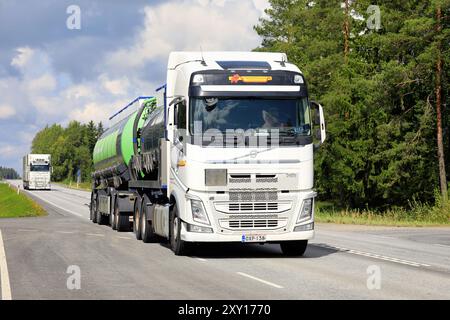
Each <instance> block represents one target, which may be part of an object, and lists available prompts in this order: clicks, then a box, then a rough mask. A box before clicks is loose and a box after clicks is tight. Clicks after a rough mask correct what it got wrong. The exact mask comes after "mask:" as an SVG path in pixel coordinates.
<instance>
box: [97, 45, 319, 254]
mask: <svg viewBox="0 0 450 320" xmlns="http://www.w3.org/2000/svg"><path fill="white" fill-rule="evenodd" d="M155 96H156V98H150V97H145V99H147V100H145V99H144V98H138V99H136V100H135V101H134V102H139V103H130V104H129V105H128V106H127V107H128V108H129V109H130V110H128V111H129V116H128V117H125V118H124V119H123V120H121V121H119V122H118V123H117V124H116V125H114V126H112V127H111V128H110V129H109V130H107V131H106V132H105V134H104V135H103V136H102V137H101V138H100V140H99V142H98V143H97V145H96V148H95V151H94V164H95V168H96V171H95V173H94V174H93V178H94V183H93V191H92V200H91V219H92V220H93V221H94V222H97V223H105V224H106V223H109V224H111V226H112V227H113V228H114V229H118V230H126V229H127V228H128V227H131V221H133V223H132V227H133V229H134V232H135V234H136V237H137V239H142V240H143V241H144V242H149V241H158V239H161V237H162V238H166V239H168V240H169V242H170V244H171V247H172V250H173V251H174V252H175V254H177V255H181V254H185V253H186V250H188V248H190V247H191V246H190V245H191V244H192V243H201V242H241V243H249V242H257V243H279V244H280V245H281V249H282V251H283V253H285V254H286V255H302V254H303V253H304V251H305V249H306V246H307V243H308V240H309V239H312V238H313V236H314V198H315V196H316V192H315V191H314V188H313V187H314V179H313V175H314V174H313V154H314V150H315V148H317V147H318V146H319V145H320V144H321V143H323V141H324V140H325V122H324V117H323V111H322V107H321V106H320V105H319V104H318V103H315V102H312V101H310V100H309V97H308V89H307V85H306V80H305V78H304V76H303V74H302V72H301V71H300V70H299V69H298V68H297V67H296V66H295V65H293V64H291V63H289V62H288V60H287V57H286V55H285V54H283V53H262V52H203V53H202V52H173V53H171V54H170V57H169V61H168V66H167V83H166V85H164V86H162V87H161V88H159V89H157V92H156V93H155ZM133 106H135V107H133ZM133 108H134V109H133ZM123 112H126V111H124V110H121V111H120V112H119V113H123ZM109 145H110V146H111V147H109ZM110 149H114V150H113V152H109V153H108V152H106V151H107V150H110ZM105 150H106V151H105ZM127 150H128V151H127ZM102 155H103V156H102Z"/></svg>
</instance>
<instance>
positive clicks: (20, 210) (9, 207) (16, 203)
mask: <svg viewBox="0 0 450 320" xmlns="http://www.w3.org/2000/svg"><path fill="white" fill-rule="evenodd" d="M16 190H17V189H12V188H11V187H9V186H8V185H7V184H6V183H0V218H18V217H36V216H45V215H46V214H47V213H46V212H45V210H44V209H43V208H42V207H41V206H40V205H38V204H37V203H36V202H34V201H33V200H32V199H30V198H28V197H27V196H26V195H25V194H23V193H20V194H17V191H16Z"/></svg>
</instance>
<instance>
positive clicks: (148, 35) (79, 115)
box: [0, 0, 268, 172]
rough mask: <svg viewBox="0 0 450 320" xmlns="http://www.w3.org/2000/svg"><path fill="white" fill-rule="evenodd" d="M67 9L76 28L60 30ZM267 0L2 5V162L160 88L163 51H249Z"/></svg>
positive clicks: (47, 0) (25, 0) (27, 0)
mask: <svg viewBox="0 0 450 320" xmlns="http://www.w3.org/2000/svg"><path fill="white" fill-rule="evenodd" d="M70 5H77V6H78V7H79V8H80V11H81V12H80V17H81V29H80V30H70V29H68V28H67V26H66V20H67V19H68V17H69V14H67V13H66V10H67V8H68V7H69V6H70ZM267 6H268V0H166V1H161V0H147V1H144V0H133V1H125V0H96V1H93V0H69V1H66V0H40V1H35V0H21V1H16V0H0V166H7V167H13V168H15V169H17V170H18V172H21V171H22V170H21V158H22V156H23V155H24V154H26V153H27V152H29V150H30V145H31V141H32V139H33V137H34V135H35V133H36V132H37V131H39V130H40V129H42V128H43V127H45V125H47V124H53V123H60V124H62V125H65V124H67V123H68V122H69V121H70V120H78V121H81V122H88V121H89V120H91V119H92V120H94V121H96V122H98V121H104V122H105V120H106V118H107V117H108V115H110V114H112V113H113V111H114V110H117V109H119V108H120V107H121V106H123V105H125V104H126V103H127V102H128V101H130V100H132V99H133V98H134V97H136V96H139V95H151V94H152V92H153V90H154V89H155V88H156V87H157V86H159V85H160V84H162V83H164V81H165V80H164V76H165V68H166V62H167V58H168V54H169V52H170V51H174V50H199V49H200V47H202V49H203V50H205V51H208V50H251V49H253V48H255V47H257V46H258V45H259V44H260V41H261V40H260V39H259V37H258V36H257V35H256V33H255V32H254V30H253V26H254V25H255V24H257V22H258V19H259V18H260V17H261V16H262V15H263V10H264V9H265V8H267Z"/></svg>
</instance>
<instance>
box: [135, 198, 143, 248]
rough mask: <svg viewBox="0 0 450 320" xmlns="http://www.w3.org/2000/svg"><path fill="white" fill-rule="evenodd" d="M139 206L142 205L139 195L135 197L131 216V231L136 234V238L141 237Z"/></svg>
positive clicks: (139, 238)
mask: <svg viewBox="0 0 450 320" xmlns="http://www.w3.org/2000/svg"><path fill="white" fill-rule="evenodd" d="M141 207H142V199H141V197H139V196H138V197H136V200H135V202H134V216H133V232H134V234H135V236H136V239H137V240H141V239H142V235H141Z"/></svg>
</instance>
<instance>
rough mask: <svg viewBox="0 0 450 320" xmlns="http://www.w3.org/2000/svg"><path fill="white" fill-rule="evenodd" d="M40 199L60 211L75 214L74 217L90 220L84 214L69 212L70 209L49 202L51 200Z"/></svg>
mask: <svg viewBox="0 0 450 320" xmlns="http://www.w3.org/2000/svg"><path fill="white" fill-rule="evenodd" d="M33 194H34V193H33ZM34 195H35V194H34ZM38 198H39V199H41V200H42V201H44V202H47V203H48V204H50V205H52V206H54V207H56V208H58V209H60V210H63V211H66V212H69V213H71V214H74V215H76V216H78V217H80V218H83V219H86V220H89V219H88V218H86V217H85V216H83V215H82V214H80V213H78V212H75V211H72V210H69V209H66V208H63V207H60V206H58V205H57V204H55V203H53V202H51V201H49V200H47V199H44V198H41V197H38Z"/></svg>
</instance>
